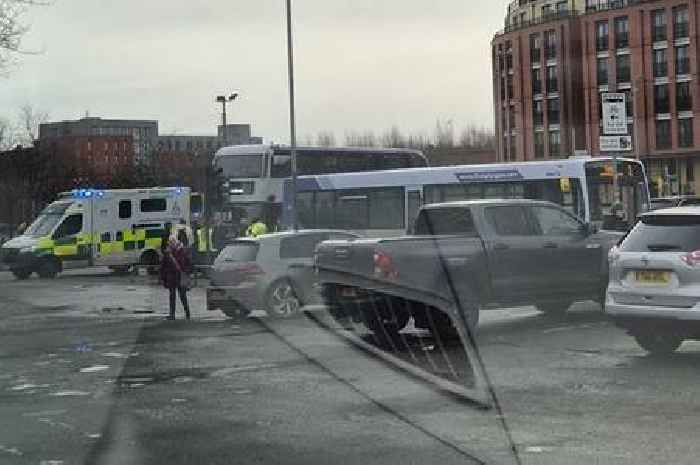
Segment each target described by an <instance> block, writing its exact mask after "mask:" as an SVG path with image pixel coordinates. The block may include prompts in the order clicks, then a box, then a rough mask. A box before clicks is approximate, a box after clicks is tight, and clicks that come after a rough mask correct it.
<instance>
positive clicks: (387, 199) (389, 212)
mask: <svg viewBox="0 0 700 465" xmlns="http://www.w3.org/2000/svg"><path fill="white" fill-rule="evenodd" d="M404 202H405V199H404V190H403V188H400V187H398V188H385V189H375V190H373V191H372V192H370V193H369V228H370V229H404V228H405V225H404V213H405V211H406V206H405V203H404Z"/></svg>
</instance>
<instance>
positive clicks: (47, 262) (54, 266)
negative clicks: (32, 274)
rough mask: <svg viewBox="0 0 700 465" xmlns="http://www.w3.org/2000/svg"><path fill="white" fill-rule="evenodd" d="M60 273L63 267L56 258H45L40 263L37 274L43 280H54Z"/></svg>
mask: <svg viewBox="0 0 700 465" xmlns="http://www.w3.org/2000/svg"><path fill="white" fill-rule="evenodd" d="M59 271H61V266H60V265H59V263H58V261H57V260H56V259H55V258H44V259H42V260H41V262H40V263H39V267H38V269H37V270H36V274H38V275H39V277H40V278H41V279H54V278H55V277H56V275H57V274H58V272H59Z"/></svg>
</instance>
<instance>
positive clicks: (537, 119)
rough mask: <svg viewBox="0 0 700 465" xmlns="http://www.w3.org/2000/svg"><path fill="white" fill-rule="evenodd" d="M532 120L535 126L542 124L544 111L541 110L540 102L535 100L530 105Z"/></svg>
mask: <svg viewBox="0 0 700 465" xmlns="http://www.w3.org/2000/svg"><path fill="white" fill-rule="evenodd" d="M532 119H533V122H534V123H535V126H542V125H543V124H544V111H543V109H542V100H537V101H535V102H533V103H532Z"/></svg>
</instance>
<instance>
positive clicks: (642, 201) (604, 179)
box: [586, 160, 649, 231]
mask: <svg viewBox="0 0 700 465" xmlns="http://www.w3.org/2000/svg"><path fill="white" fill-rule="evenodd" d="M616 172H617V177H618V182H617V189H615V187H614V183H613V179H614V177H615V173H616ZM586 184H587V187H588V201H589V204H590V210H591V222H593V223H594V224H597V225H599V226H601V227H602V229H606V230H612V231H627V230H629V228H630V227H631V226H632V225H633V224H634V223H635V220H636V218H637V216H638V215H639V214H641V213H643V212H644V211H646V210H647V209H648V208H649V205H648V194H647V189H646V182H645V177H644V171H643V169H642V166H641V165H640V164H638V163H633V162H629V161H627V160H618V162H617V170H615V167H614V166H613V162H612V161H611V160H606V161H591V162H588V163H586Z"/></svg>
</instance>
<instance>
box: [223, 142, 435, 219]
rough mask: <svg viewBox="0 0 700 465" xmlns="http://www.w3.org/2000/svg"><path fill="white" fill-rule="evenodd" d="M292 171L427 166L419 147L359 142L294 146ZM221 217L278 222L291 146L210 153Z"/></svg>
mask: <svg viewBox="0 0 700 465" xmlns="http://www.w3.org/2000/svg"><path fill="white" fill-rule="evenodd" d="M296 153H297V173H298V174H299V175H301V176H303V175H320V174H329V173H350V172H366V171H378V170H397V169H405V168H420V167H426V166H428V162H427V160H426V158H425V156H423V154H422V153H421V152H420V151H418V150H408V149H381V148H361V147H344V148H341V147H297V148H296ZM214 168H215V169H216V170H217V171H218V172H219V176H220V180H219V182H221V183H222V186H221V190H222V191H223V194H224V195H223V197H224V199H223V204H222V205H221V206H220V210H221V213H222V215H223V217H224V219H225V220H226V222H228V223H230V224H233V225H238V226H240V225H244V224H245V223H247V222H249V221H250V220H251V219H253V218H255V217H259V218H262V219H264V220H265V222H266V223H267V224H268V226H274V225H276V224H277V223H278V220H279V213H280V211H281V208H282V203H283V201H284V182H285V180H286V179H288V178H289V177H290V176H291V175H292V157H291V149H290V147H288V146H281V145H238V146H230V147H223V148H221V149H219V151H217V152H216V154H215V155H214Z"/></svg>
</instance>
